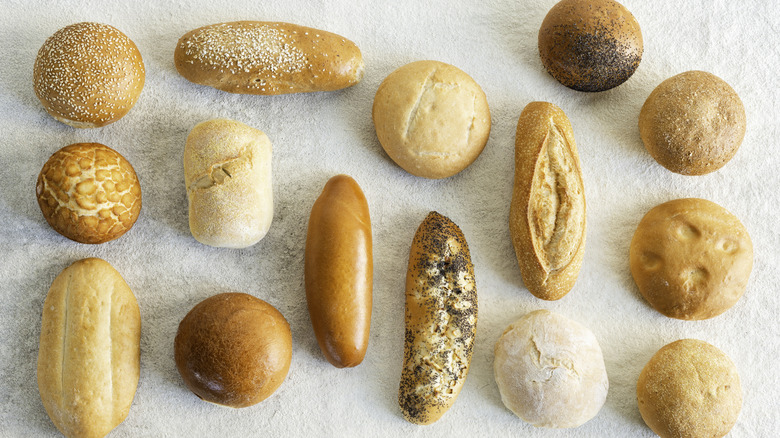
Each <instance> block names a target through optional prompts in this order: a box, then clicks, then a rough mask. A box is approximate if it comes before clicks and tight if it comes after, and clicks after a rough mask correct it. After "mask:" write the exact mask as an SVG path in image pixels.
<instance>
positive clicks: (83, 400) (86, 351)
mask: <svg viewBox="0 0 780 438" xmlns="http://www.w3.org/2000/svg"><path fill="white" fill-rule="evenodd" d="M140 342H141V315H140V312H139V309H138V303H137V301H136V299H135V296H134V295H133V292H132V291H131V290H130V287H129V286H128V285H127V283H125V281H124V280H123V279H122V277H121V275H120V274H119V273H118V272H117V271H116V270H115V269H114V268H113V267H112V266H111V265H110V264H109V263H108V262H106V261H104V260H101V259H96V258H89V259H83V260H79V261H77V262H75V263H73V264H72V265H70V266H69V267H67V268H65V269H64V270H63V271H62V272H61V273H60V274H59V275H58V276H57V278H55V279H54V282H53V283H52V285H51V288H50V289H49V293H48V295H47V296H46V300H45V301H44V303H43V316H42V319H41V337H40V344H39V349H38V390H39V392H40V395H41V401H42V402H43V406H44V408H45V409H46V413H48V414H49V417H50V418H51V420H52V422H53V423H54V425H55V426H56V427H57V429H59V430H60V432H62V433H63V434H64V435H65V436H67V437H80V438H93V437H94V438H98V437H103V436H105V435H106V434H108V433H109V432H110V431H111V430H112V429H114V428H115V427H116V426H118V425H119V424H120V423H121V422H122V421H124V419H125V418H126V417H127V414H128V412H129V411H130V405H131V404H132V402H133V397H134V396H135V390H136V387H137V386H138V378H139V375H140V354H141V349H140Z"/></svg>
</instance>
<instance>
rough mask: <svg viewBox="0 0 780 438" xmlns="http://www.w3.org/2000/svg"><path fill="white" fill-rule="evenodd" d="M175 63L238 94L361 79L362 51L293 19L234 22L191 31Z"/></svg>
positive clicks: (330, 86)
mask: <svg viewBox="0 0 780 438" xmlns="http://www.w3.org/2000/svg"><path fill="white" fill-rule="evenodd" d="M174 63H175V64H176V69H177V70H178V71H179V73H180V74H181V75H182V76H184V78H186V79H187V80H189V81H191V82H194V83H196V84H200V85H207V86H210V87H214V88H217V89H219V90H222V91H227V92H230V93H240V94H262V95H275V94H288V93H303V92H312V91H333V90H339V89H342V88H346V87H350V86H352V85H355V84H356V83H358V82H360V80H361V79H362V78H363V69H364V64H363V56H362V54H361V53H360V49H358V47H357V46H356V45H355V43H353V42H352V41H349V40H347V39H345V38H343V37H341V36H339V35H336V34H333V33H330V32H325V31H322V30H317V29H312V28H309V27H303V26H298V25H295V24H289V23H274V22H261V21H236V22H231V23H220V24H213V25H210V26H204V27H201V28H198V29H195V30H193V31H190V32H188V33H187V34H185V35H184V36H183V37H181V39H180V40H179V42H178V44H177V45H176V51H175V52H174Z"/></svg>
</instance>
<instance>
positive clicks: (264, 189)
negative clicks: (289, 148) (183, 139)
mask: <svg viewBox="0 0 780 438" xmlns="http://www.w3.org/2000/svg"><path fill="white" fill-rule="evenodd" d="M184 183H185V184H186V187H187V199H188V200H189V217H190V232H192V236H193V237H195V239H197V240H198V241H199V242H201V243H204V244H206V245H211V246H218V247H226V248H245V247H247V246H251V245H254V244H255V243H257V242H259V241H260V239H262V238H263V237H264V236H265V235H266V233H267V232H268V229H269V228H270V227H271V221H272V220H273V216H274V211H273V187H272V184H271V141H270V140H269V139H268V137H267V136H266V135H265V134H264V133H263V132H262V131H259V130H257V129H254V128H250V127H249V126H247V125H244V124H243V123H240V122H236V121H234V120H228V119H215V120H209V121H207V122H202V123H199V124H197V125H196V126H195V127H194V128H192V131H190V135H189V136H188V137H187V144H186V145H185V147H184Z"/></svg>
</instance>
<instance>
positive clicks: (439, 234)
mask: <svg viewBox="0 0 780 438" xmlns="http://www.w3.org/2000/svg"><path fill="white" fill-rule="evenodd" d="M476 331H477V288H476V283H475V281H474V266H473V265H472V264H471V255H470V254H469V248H468V245H467V244H466V239H465V238H464V237H463V233H462V232H461V230H460V228H458V226H457V225H455V224H454V223H453V222H452V221H450V220H449V219H448V218H446V217H444V216H442V215H441V214H439V213H437V212H431V213H429V214H428V216H427V217H426V218H425V220H424V221H423V223H422V224H421V225H420V227H419V228H418V229H417V233H416V234H415V236H414V240H413V241H412V248H411V252H410V254H409V269H408V271H407V274H406V334H405V342H404V363H403V369H402V371H401V384H400V387H399V391H398V403H399V404H400V406H401V411H402V412H403V415H404V418H406V419H407V420H408V421H410V422H412V423H415V424H431V423H433V422H435V421H437V420H438V419H439V418H441V416H442V415H444V413H445V412H447V410H448V409H449V408H450V407H451V406H452V405H453V403H455V399H456V398H457V397H458V394H459V393H460V390H461V388H462V387H463V383H464V382H465V381H466V375H467V374H468V371H469V365H470V363H471V355H472V351H473V348H474V336H475V334H476Z"/></svg>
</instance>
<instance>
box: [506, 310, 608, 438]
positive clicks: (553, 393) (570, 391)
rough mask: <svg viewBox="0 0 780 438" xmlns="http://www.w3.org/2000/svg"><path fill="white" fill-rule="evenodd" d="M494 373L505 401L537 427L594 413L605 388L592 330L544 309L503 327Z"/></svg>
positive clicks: (568, 424)
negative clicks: (505, 327)
mask: <svg viewBox="0 0 780 438" xmlns="http://www.w3.org/2000/svg"><path fill="white" fill-rule="evenodd" d="M493 372H494V376H495V379H496V384H497V385H498V390H499V392H500V393H501V401H503V402H504V405H505V406H506V407H507V408H508V409H509V410H510V411H512V412H513V413H514V414H515V415H517V416H518V417H520V418H522V419H523V420H525V421H527V422H528V423H530V424H532V425H534V426H536V427H550V428H572V427H577V426H580V425H581V424H583V423H585V422H586V421H588V420H590V419H591V418H593V417H595V416H596V414H598V412H599V411H600V410H601V407H602V406H603V405H604V402H605V401H606V399H607V391H608V389H609V380H608V378H607V370H606V367H605V365H604V357H603V356H602V353H601V347H600V346H599V343H598V340H597V339H596V337H595V336H594V335H593V332H591V331H590V330H588V328H587V327H585V326H583V325H581V324H579V323H577V322H575V321H573V320H570V319H568V318H566V317H564V316H562V315H558V314H556V313H552V312H550V311H547V310H537V311H535V312H531V313H529V314H527V315H525V316H523V317H522V318H520V319H518V320H517V321H515V322H514V323H513V324H511V325H510V326H509V327H507V329H506V330H505V331H504V334H503V335H501V339H499V340H498V342H497V343H496V347H495V360H494V362H493Z"/></svg>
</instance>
